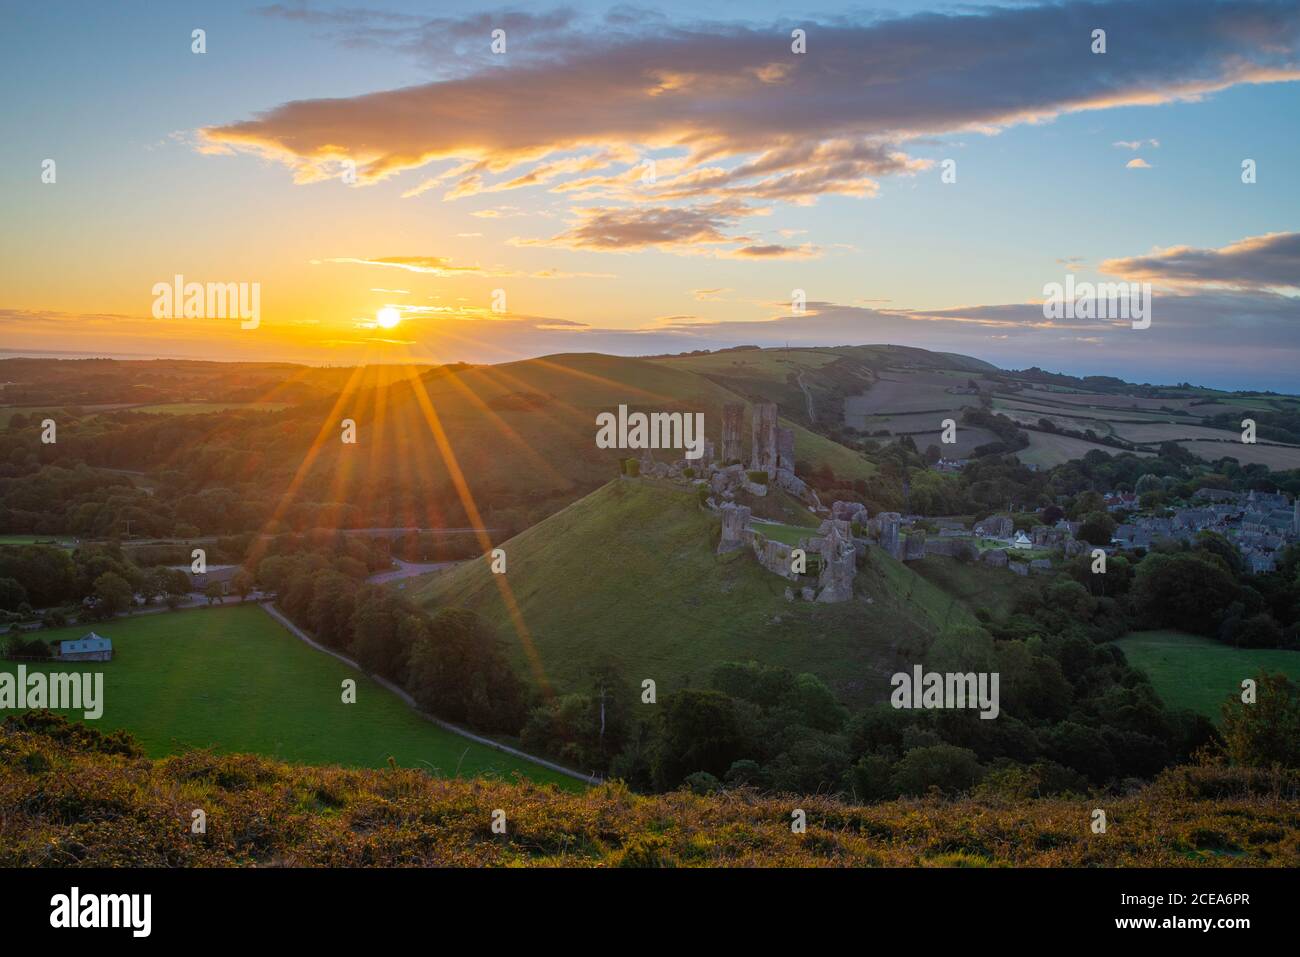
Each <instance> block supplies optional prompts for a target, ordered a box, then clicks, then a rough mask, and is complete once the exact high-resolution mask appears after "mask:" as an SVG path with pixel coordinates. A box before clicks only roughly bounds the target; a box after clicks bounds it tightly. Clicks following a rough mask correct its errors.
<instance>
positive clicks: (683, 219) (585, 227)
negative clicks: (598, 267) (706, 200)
mask: <svg viewBox="0 0 1300 957" xmlns="http://www.w3.org/2000/svg"><path fill="white" fill-rule="evenodd" d="M574 213H575V216H576V219H575V220H573V221H572V223H571V224H570V226H569V228H568V229H566V230H565V231H564V232H562V233H558V234H557V235H555V236H552V237H551V238H550V239H545V240H541V239H534V240H530V239H516V240H514V243H515V244H516V245H520V246H567V247H570V248H573V249H595V250H601V251H606V252H609V251H616V252H626V251H630V250H634V249H645V248H647V247H652V246H653V247H661V248H662V247H668V248H675V247H687V246H697V245H702V244H704V245H710V244H721V243H734V242H737V241H740V240H738V239H737V238H735V237H732V236H729V235H727V233H726V232H724V230H725V229H727V228H730V227H731V226H733V225H735V223H736V222H737V221H738V220H739V219H741V218H742V217H745V216H750V215H753V214H754V210H752V209H750V208H749V207H746V206H745V205H744V204H742V203H736V202H717V203H712V204H708V205H699V206H688V207H676V206H647V207H639V208H632V209H622V208H612V209H611V208H603V207H587V208H582V209H576V210H574Z"/></svg>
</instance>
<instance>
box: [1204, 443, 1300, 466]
mask: <svg viewBox="0 0 1300 957" xmlns="http://www.w3.org/2000/svg"><path fill="white" fill-rule="evenodd" d="M1179 444H1180V445H1182V447H1183V448H1185V449H1187V451H1189V452H1191V453H1192V454H1193V455H1198V456H1200V457H1201V458H1203V459H1205V460H1206V461H1207V462H1214V461H1218V460H1219V459H1221V458H1223V457H1225V456H1227V457H1228V458H1234V459H1236V460H1237V461H1238V462H1241V463H1242V464H1243V465H1254V464H1256V463H1258V464H1261V465H1267V466H1268V467H1269V468H1271V469H1277V470H1283V471H1284V470H1286V469H1300V448H1296V447H1295V446H1290V445H1245V444H1244V443H1242V442H1206V441H1198V442H1180V443H1179Z"/></svg>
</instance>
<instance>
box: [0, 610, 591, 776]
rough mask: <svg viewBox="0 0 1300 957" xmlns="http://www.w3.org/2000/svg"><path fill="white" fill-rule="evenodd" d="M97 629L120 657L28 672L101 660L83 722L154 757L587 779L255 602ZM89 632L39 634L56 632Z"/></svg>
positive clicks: (55, 636) (51, 667) (79, 630)
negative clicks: (346, 685)
mask: <svg viewBox="0 0 1300 957" xmlns="http://www.w3.org/2000/svg"><path fill="white" fill-rule="evenodd" d="M94 629H95V631H96V632H97V633H99V634H102V635H104V636H105V637H108V638H111V639H112V640H113V646H114V652H115V655H114V659H113V660H112V661H109V662H94V663H86V664H72V663H64V664H59V663H57V662H44V663H39V662H24V664H26V665H27V666H28V671H29V672H30V671H32V670H33V669H36V668H39V670H42V671H47V672H48V671H77V670H102V671H103V673H104V699H105V703H104V713H103V717H101V718H99V719H98V720H96V721H93V722H87V723H88V724H93V725H94V726H95V727H96V728H97V729H98V730H100V731H112V730H115V729H117V728H125V729H126V730H128V731H130V732H131V733H132V734H133V735H134V736H135V737H136V739H137V740H138V741H139V742H140V744H141V745H142V746H143V747H144V748H145V750H146V751H147V752H148V753H149V754H150V755H151V756H155V757H160V756H163V755H167V754H175V753H177V752H179V751H183V750H185V749H187V748H194V747H198V748H204V747H211V748H214V749H215V750H217V751H219V752H222V753H234V752H243V751H251V752H255V753H258V754H263V755H266V756H268V757H273V758H278V759H281V760H285V761H295V762H299V763H303V764H340V765H345V766H350V767H369V768H378V767H386V766H387V765H388V762H389V759H390V758H392V759H393V760H394V761H396V762H397V764H398V765H400V766H402V767H413V768H423V769H425V770H426V771H429V772H430V773H432V774H438V775H447V776H455V775H457V774H462V775H480V774H495V775H501V776H509V775H511V774H513V773H515V772H519V773H522V774H524V775H526V776H527V777H529V778H530V779H532V780H534V781H539V782H550V783H555V784H559V785H561V786H564V787H581V784H580V783H579V782H577V781H575V780H573V779H571V778H567V777H564V776H563V775H560V774H556V773H555V772H553V771H549V770H547V769H546V768H542V767H539V766H537V765H534V764H532V763H530V762H527V761H523V760H519V759H516V758H513V757H511V756H510V755H507V754H503V753H501V752H499V751H495V750H493V749H491V748H488V747H486V746H483V745H479V744H476V743H474V742H472V741H469V740H467V739H465V738H461V737H459V736H458V735H455V734H452V733H451V732H449V731H444V730H443V729H442V728H439V727H438V726H437V725H434V724H432V723H430V722H429V721H426V720H425V719H423V718H421V717H420V716H419V715H418V714H416V713H415V712H414V711H412V710H411V709H410V708H409V707H407V706H406V704H405V703H404V702H403V701H402V700H401V699H400V698H398V697H397V696H396V695H394V694H392V692H390V691H388V690H386V689H385V688H383V687H382V686H380V685H378V684H376V683H375V682H373V681H371V680H370V679H369V678H367V677H366V676H364V675H362V674H361V673H360V672H357V671H354V670H353V669H351V668H349V667H348V666H347V665H345V664H343V663H342V662H340V661H337V660H336V659H334V658H331V657H330V656H329V655H326V654H324V653H323V652H320V651H316V650H315V649H312V648H309V647H308V646H307V645H305V644H303V643H302V642H301V641H299V640H298V639H297V638H295V637H294V636H293V635H291V634H289V633H288V632H287V631H285V630H284V629H283V628H282V627H281V626H280V625H279V624H278V623H277V622H275V621H274V620H273V619H272V618H271V617H270V616H269V615H268V614H266V612H264V611H263V610H262V609H261V608H259V607H258V606H257V605H255V604H248V605H236V606H232V607H226V608H217V609H205V610H201V611H180V612H170V613H165V614H158V615H142V616H137V617H134V618H120V619H117V620H114V621H108V622H104V623H102V624H97V625H95V626H94ZM88 630H89V629H88V628H86V627H85V626H78V627H74V628H64V629H60V630H57V631H42V632H40V633H39V635H40V637H41V638H44V639H47V640H56V641H57V640H66V639H69V638H80V637H81V636H82V635H83V634H85V633H86V631H88ZM17 664H18V663H17V662H13V661H0V671H8V672H14V671H15V669H16V668H17ZM345 678H352V679H355V680H356V682H357V701H356V704H351V705H346V704H343V703H342V701H341V684H342V681H343V679H345ZM64 713H65V714H66V715H67V716H68V717H69V718H76V719H78V720H80V719H81V717H82V716H81V714H80V713H79V712H78V713H68V712H64Z"/></svg>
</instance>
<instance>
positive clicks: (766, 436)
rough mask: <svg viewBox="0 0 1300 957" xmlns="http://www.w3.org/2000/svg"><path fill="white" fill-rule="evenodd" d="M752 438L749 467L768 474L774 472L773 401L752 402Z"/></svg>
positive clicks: (774, 414) (774, 424) (774, 404)
mask: <svg viewBox="0 0 1300 957" xmlns="http://www.w3.org/2000/svg"><path fill="white" fill-rule="evenodd" d="M753 438H754V447H753V455H752V458H751V459H750V465H749V467H750V468H751V469H753V470H754V471H760V470H761V471H764V472H767V473H768V474H769V475H774V474H776V403H775V402H755V403H754V421H753Z"/></svg>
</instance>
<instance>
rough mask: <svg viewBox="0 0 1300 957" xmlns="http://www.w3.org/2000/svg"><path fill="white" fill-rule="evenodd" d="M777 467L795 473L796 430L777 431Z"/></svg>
mask: <svg viewBox="0 0 1300 957" xmlns="http://www.w3.org/2000/svg"><path fill="white" fill-rule="evenodd" d="M776 465H777V468H782V469H789V470H790V471H791V472H793V471H794V429H777V430H776Z"/></svg>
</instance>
